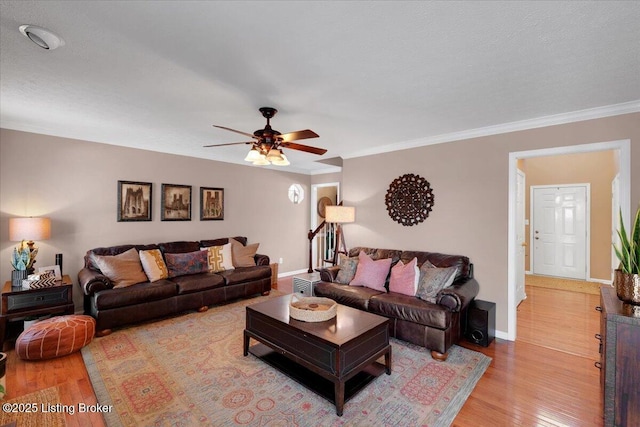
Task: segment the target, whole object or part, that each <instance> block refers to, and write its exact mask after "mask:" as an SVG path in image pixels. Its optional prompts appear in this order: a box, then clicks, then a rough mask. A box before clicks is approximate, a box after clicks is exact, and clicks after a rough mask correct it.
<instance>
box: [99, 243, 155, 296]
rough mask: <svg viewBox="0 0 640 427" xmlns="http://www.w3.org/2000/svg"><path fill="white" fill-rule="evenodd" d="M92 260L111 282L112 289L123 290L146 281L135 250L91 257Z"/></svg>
mask: <svg viewBox="0 0 640 427" xmlns="http://www.w3.org/2000/svg"><path fill="white" fill-rule="evenodd" d="M93 259H94V261H95V263H96V265H97V266H98V267H99V268H100V271H101V272H102V274H104V275H105V276H107V277H108V278H109V280H111V281H112V282H113V287H114V288H123V287H126V286H131V285H135V284H136V283H142V282H146V281H147V280H148V279H147V275H146V274H144V270H143V269H142V264H141V263H140V257H139V256H138V251H137V250H136V249H135V248H131V249H129V250H128V251H126V252H123V253H121V254H119V255H114V256H109V255H104V256H103V255H93Z"/></svg>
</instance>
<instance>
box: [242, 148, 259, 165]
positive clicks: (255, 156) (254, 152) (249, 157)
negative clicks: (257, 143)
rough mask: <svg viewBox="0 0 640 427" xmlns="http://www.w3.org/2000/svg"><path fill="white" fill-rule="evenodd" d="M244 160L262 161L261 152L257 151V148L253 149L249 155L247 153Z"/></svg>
mask: <svg viewBox="0 0 640 427" xmlns="http://www.w3.org/2000/svg"><path fill="white" fill-rule="evenodd" d="M244 160H245V161H246V162H255V161H256V160H260V151H259V150H258V149H256V147H253V148H252V149H251V150H249V153H247V157H245V158H244Z"/></svg>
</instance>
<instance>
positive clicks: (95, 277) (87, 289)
mask: <svg viewBox="0 0 640 427" xmlns="http://www.w3.org/2000/svg"><path fill="white" fill-rule="evenodd" d="M78 284H79V285H80V287H81V288H82V291H83V292H84V294H85V295H93V294H94V293H96V292H98V291H102V290H104V289H112V288H113V283H112V282H111V280H109V278H108V277H107V276H105V275H104V274H102V273H100V272H99V271H95V270H90V269H88V268H83V269H82V270H80V272H79V273H78Z"/></svg>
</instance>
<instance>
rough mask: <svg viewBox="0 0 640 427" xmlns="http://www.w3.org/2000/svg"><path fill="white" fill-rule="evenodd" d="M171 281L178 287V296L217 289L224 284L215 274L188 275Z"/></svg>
mask: <svg viewBox="0 0 640 427" xmlns="http://www.w3.org/2000/svg"><path fill="white" fill-rule="evenodd" d="M171 281H172V282H174V283H175V284H176V285H178V294H180V295H182V294H190V293H192V292H198V291H202V290H204V289H213V288H219V287H221V286H224V284H225V281H224V278H223V277H222V276H220V275H219V274H215V273H201V274H189V275H187V276H180V277H174V278H172V279H171Z"/></svg>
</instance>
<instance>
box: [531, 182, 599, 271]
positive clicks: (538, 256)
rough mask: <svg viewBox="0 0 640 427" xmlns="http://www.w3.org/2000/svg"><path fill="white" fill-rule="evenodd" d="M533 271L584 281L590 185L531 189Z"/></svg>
mask: <svg viewBox="0 0 640 427" xmlns="http://www.w3.org/2000/svg"><path fill="white" fill-rule="evenodd" d="M532 193H533V197H532V200H533V227H532V230H533V233H532V235H533V237H532V240H531V241H532V243H533V272H534V273H535V274H544V275H548V276H558V277H567V278H572V279H581V280H585V279H586V276H587V185H575V186H554V187H532Z"/></svg>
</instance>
